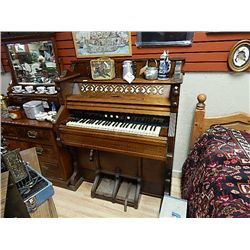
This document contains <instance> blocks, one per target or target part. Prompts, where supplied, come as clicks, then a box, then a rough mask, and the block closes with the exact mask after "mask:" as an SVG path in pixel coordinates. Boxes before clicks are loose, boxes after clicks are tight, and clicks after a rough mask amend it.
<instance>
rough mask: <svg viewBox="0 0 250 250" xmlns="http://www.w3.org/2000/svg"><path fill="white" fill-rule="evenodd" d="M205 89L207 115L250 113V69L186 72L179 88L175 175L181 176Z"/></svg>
mask: <svg viewBox="0 0 250 250" xmlns="http://www.w3.org/2000/svg"><path fill="white" fill-rule="evenodd" d="M201 93H205V94H206V95H207V101H206V116H217V115H218V116H220V115H226V114H230V113H234V112H240V111H242V112H246V113H249V114H250V103H249V101H250V73H248V72H244V73H237V74H234V73H221V72H217V73H215V72H213V73H204V72H202V73H199V72H197V73H186V74H185V76H184V80H183V84H182V86H181V92H180V107H179V115H178V124H177V135H176V143H175V158H174V166H173V170H174V171H173V176H179V175H180V172H181V168H182V165H183V163H184V161H185V159H186V157H187V154H188V151H189V141H190V135H191V129H192V123H193V115H194V110H195V106H196V103H197V99H196V97H197V95H198V94H201Z"/></svg>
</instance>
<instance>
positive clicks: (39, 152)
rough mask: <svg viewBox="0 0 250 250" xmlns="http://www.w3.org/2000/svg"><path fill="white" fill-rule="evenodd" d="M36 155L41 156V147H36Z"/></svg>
mask: <svg viewBox="0 0 250 250" xmlns="http://www.w3.org/2000/svg"><path fill="white" fill-rule="evenodd" d="M36 153H37V154H38V155H42V154H43V148H42V147H36Z"/></svg>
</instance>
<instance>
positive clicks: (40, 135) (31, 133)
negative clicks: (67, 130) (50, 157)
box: [17, 127, 54, 144]
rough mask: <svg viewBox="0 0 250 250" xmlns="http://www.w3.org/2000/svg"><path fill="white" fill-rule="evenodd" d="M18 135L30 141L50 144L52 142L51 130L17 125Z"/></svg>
mask: <svg viewBox="0 0 250 250" xmlns="http://www.w3.org/2000/svg"><path fill="white" fill-rule="evenodd" d="M17 131H18V136H19V138H20V139H28V140H29V141H32V142H35V143H36V142H39V143H45V144H51V143H53V142H54V138H53V137H54V135H53V132H52V130H49V129H42V128H35V127H18V128H17Z"/></svg>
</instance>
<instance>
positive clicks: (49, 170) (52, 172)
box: [40, 161, 63, 180]
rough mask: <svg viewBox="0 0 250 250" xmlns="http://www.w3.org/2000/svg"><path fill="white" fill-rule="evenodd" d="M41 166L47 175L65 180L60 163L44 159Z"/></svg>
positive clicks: (43, 172)
mask: <svg viewBox="0 0 250 250" xmlns="http://www.w3.org/2000/svg"><path fill="white" fill-rule="evenodd" d="M40 168H41V172H42V174H43V175H44V176H45V177H47V178H54V179H60V180H63V173H62V170H61V168H60V167H59V166H58V164H56V163H51V162H43V161H42V162H40Z"/></svg>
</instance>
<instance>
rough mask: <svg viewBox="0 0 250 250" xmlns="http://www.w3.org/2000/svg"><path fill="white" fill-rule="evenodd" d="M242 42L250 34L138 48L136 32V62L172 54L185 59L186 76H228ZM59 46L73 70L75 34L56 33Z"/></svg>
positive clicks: (197, 35)
mask: <svg viewBox="0 0 250 250" xmlns="http://www.w3.org/2000/svg"><path fill="white" fill-rule="evenodd" d="M242 39H250V32H236V33H230V32H220V33H219V32H194V37H193V44H192V46H188V47H176V46H169V47H156V48H137V47H136V44H135V43H136V32H132V54H133V55H132V58H151V57H156V58H159V56H160V55H161V54H162V52H163V50H164V49H166V50H169V52H170V57H185V58H186V63H185V65H184V70H185V71H186V72H197V71H203V72H211V71H213V72H214V71H217V72H226V71H228V70H229V68H228V66H227V58H228V53H229V51H230V49H231V48H232V47H233V45H234V44H235V43H236V42H238V41H239V40H242ZM56 45H57V49H58V56H59V58H60V59H61V61H62V62H63V64H64V66H65V67H66V68H69V66H70V63H71V61H72V60H76V59H77V58H76V56H75V49H74V43H73V40H72V33H71V32H58V33H56ZM248 71H249V72H250V68H249V69H248Z"/></svg>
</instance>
